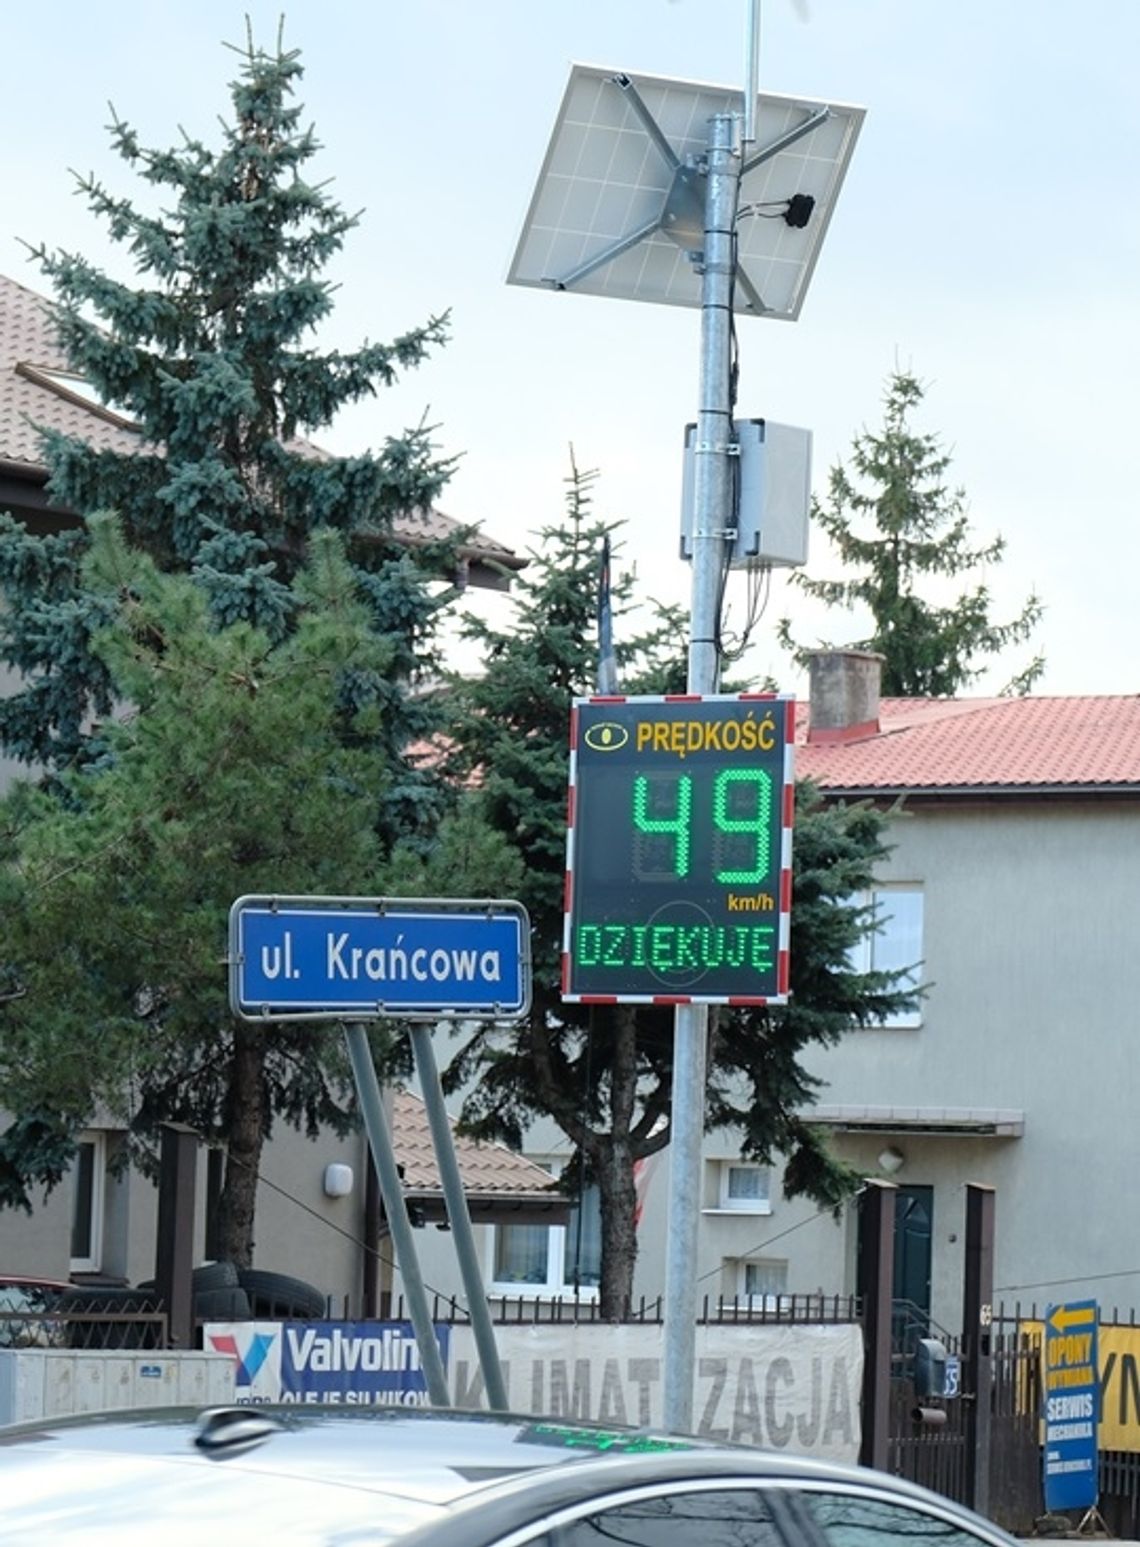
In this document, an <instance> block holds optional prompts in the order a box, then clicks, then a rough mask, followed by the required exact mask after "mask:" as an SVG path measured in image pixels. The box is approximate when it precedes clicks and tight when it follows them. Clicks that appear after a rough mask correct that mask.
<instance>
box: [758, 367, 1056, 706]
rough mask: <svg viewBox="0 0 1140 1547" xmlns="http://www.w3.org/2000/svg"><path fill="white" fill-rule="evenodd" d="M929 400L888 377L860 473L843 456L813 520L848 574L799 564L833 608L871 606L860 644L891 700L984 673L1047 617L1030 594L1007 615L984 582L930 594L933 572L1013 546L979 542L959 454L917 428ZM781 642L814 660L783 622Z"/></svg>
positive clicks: (1023, 678) (1024, 674)
mask: <svg viewBox="0 0 1140 1547" xmlns="http://www.w3.org/2000/svg"><path fill="white" fill-rule="evenodd" d="M924 397H925V388H924V387H923V385H922V383H921V382H920V381H919V380H918V379H917V378H916V377H914V376H912V375H910V374H909V373H907V372H903V371H896V372H895V373H894V374H893V375H892V376H891V377H890V379H889V380H888V383H887V390H886V395H885V413H884V420H883V426H882V429H881V430H880V432H879V433H878V434H872V433H871V432H870V431H864V432H863V433H862V434H860V435H857V436H856V437H855V439H854V441H853V443H852V452H851V469H850V470H848V469H847V468H846V467H844V466H843V464H842V463H837V464H836V466H834V467H833V468H832V469H831V473H830V475H829V479H828V500H827V502H826V503H821V502H819V501H816V502H815V504H814V507H813V512H812V516H813V520H814V521H815V523H816V525H817V526H818V527H819V529H820V530H821V531H822V532H823V533H824V535H825V536H826V537H827V538H828V539H829V540H830V542H831V544H832V545H833V547H834V549H835V551H836V553H837V555H838V557H839V561H840V563H841V564H842V566H843V568H844V570H845V571H846V573H847V576H848V577H849V578H845V579H842V580H820V579H817V578H815V577H813V576H812V575H809V574H808V573H807V571H806V570H796V571H795V572H794V573H793V575H792V582H793V584H795V585H797V586H799V588H800V589H801V590H802V591H803V592H804V593H805V594H806V595H808V596H811V597H813V598H815V599H816V600H818V601H821V602H823V603H824V604H825V606H827V607H831V608H844V609H846V610H848V611H857V612H860V613H870V616H871V625H872V626H871V632H870V634H868V635H867V636H866V637H865V638H863V639H861V640H859V641H857V647H858V648H860V649H865V650H873V651H876V652H878V653H879V654H881V655H882V656H883V679H882V685H883V692H884V693H885V694H887V695H888V696H891V697H902V698H924V697H942V696H949V695H952V694H954V693H957V692H958V691H959V690H960V689H961V688H963V687H965V686H966V685H967V684H969V683H970V682H972V681H974V680H976V679H977V677H978V676H980V675H981V670H982V667H981V665H980V664H978V663H979V662H980V661H982V660H983V659H984V658H985V657H988V656H993V655H998V654H1000V653H1001V652H1002V651H1004V650H1006V649H1007V648H1008V647H1009V646H1011V645H1016V644H1021V643H1023V642H1024V641H1026V640H1028V639H1029V638H1030V637H1031V635H1032V633H1033V630H1034V628H1035V627H1036V625H1037V623H1038V622H1039V620H1040V618H1041V615H1042V611H1043V608H1042V604H1041V602H1040V600H1039V599H1038V597H1037V596H1036V595H1035V594H1032V595H1030V596H1029V598H1028V599H1027V601H1026V602H1025V605H1024V606H1023V607H1022V609H1021V612H1020V613H1019V614H1018V615H1017V617H1015V618H1013V619H1011V620H1010V621H1009V622H1007V623H997V622H995V621H994V620H993V617H992V598H991V596H990V593H989V590H988V588H987V587H986V585H985V584H984V582H979V583H977V584H975V585H973V586H972V587H971V588H970V589H968V590H965V591H963V592H962V593H961V595H959V596H958V597H957V599H956V600H955V601H953V602H951V603H949V604H948V605H939V604H938V603H937V602H934V601H927V600H925V599H924V598H923V597H922V596H921V595H920V594H919V587H920V585H921V584H922V582H923V581H925V580H933V581H934V582H935V583H936V584H937V582H938V581H939V580H958V579H960V578H962V577H969V576H971V575H973V574H976V573H977V572H978V571H979V570H981V569H983V568H984V567H985V566H988V565H993V564H997V563H1000V561H1001V559H1002V557H1003V556H1004V553H1005V542H1004V540H1003V539H1002V538H1001V537H996V538H994V539H993V541H992V542H989V543H985V544H982V545H980V546H975V545H974V543H973V542H972V540H971V533H970V525H969V521H968V519H967V516H966V508H965V495H964V493H963V492H962V491H961V490H960V489H952V488H950V487H949V486H948V484H947V481H946V478H947V473H948V471H949V468H950V456H949V455H948V453H946V452H945V451H944V450H943V449H942V446H941V442H940V440H939V438H938V437H937V436H936V435H933V434H929V433H926V432H921V431H919V430H917V429H915V428H914V426H913V424H912V415H913V413H914V412H915V410H916V409H917V408H918V407H919V406H920V404H921V403H922V401H923V399H924ZM779 634H780V641H781V643H782V644H783V645H784V646H785V647H786V648H787V649H790V650H791V651H792V652H793V653H794V654H795V656H796V659H797V660H798V661H799V662H800V664H803V663H804V662H805V661H806V658H807V655H808V654H809V651H808V650H807V649H805V648H804V647H802V646H800V645H797V644H796V643H795V642H794V641H793V639H792V637H791V624H790V621H789V620H788V619H787V618H785V619H783V620H782V621H781V623H780V628H779ZM1044 669H1045V663H1044V660H1043V658H1042V657H1041V656H1040V655H1038V656H1035V657H1034V658H1033V659H1032V660H1031V661H1030V662H1029V663H1028V665H1027V666H1025V667H1024V668H1023V669H1022V670H1021V671H1019V672H1018V673H1017V674H1016V676H1014V677H1013V679H1012V680H1011V681H1010V682H1009V683H1008V684H1007V685H1006V687H1005V688H1004V689H1003V690H1002V691H1003V692H1004V693H1010V694H1012V693H1017V694H1021V693H1027V692H1028V691H1029V690H1030V688H1031V687H1032V685H1033V684H1034V682H1036V681H1037V679H1038V678H1039V677H1040V675H1041V673H1042V672H1043V671H1044Z"/></svg>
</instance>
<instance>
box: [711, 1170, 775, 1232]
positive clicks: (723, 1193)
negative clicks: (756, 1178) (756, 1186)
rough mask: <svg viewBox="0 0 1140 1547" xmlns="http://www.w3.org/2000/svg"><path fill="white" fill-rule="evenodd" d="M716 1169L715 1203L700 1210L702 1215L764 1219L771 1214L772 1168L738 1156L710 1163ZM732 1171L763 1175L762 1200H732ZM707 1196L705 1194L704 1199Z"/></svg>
mask: <svg viewBox="0 0 1140 1547" xmlns="http://www.w3.org/2000/svg"><path fill="white" fill-rule="evenodd" d="M711 1163H712V1164H713V1165H714V1166H715V1167H716V1169H717V1176H716V1202H715V1203H713V1204H712V1205H711V1207H709V1208H706V1209H702V1210H701V1212H702V1213H703V1214H731V1215H734V1216H742V1217H744V1218H749V1217H751V1218H753V1219H756V1218H766V1217H767V1216H768V1215H770V1214H771V1212H772V1168H771V1166H766V1165H763V1164H762V1163H761V1162H760V1161H758V1160H742V1159H741V1158H740V1157H739V1156H736V1157H732V1156H725V1157H722V1158H720V1159H714V1160H713V1161H712V1162H711ZM733 1171H759V1172H762V1173H763V1174H764V1183H765V1185H764V1196H763V1197H762V1198H733V1197H732V1196H731V1193H730V1191H729V1189H730V1187H731V1181H732V1173H733ZM707 1196H708V1194H707V1193H706V1197H707Z"/></svg>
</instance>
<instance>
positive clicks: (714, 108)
mask: <svg viewBox="0 0 1140 1547" xmlns="http://www.w3.org/2000/svg"><path fill="white" fill-rule="evenodd" d="M622 78H625V79H628V80H629V81H630V82H631V83H632V86H633V87H634V89H635V90H636V92H637V93H638V95H639V96H640V97H641V99H642V101H643V102H644V104H645V106H646V107H647V108H648V110H649V112H650V113H651V114H652V116H653V118H654V120H655V121H656V123H657V124H658V125H659V127H660V129H661V130H662V132H663V134H664V135H665V137H666V139H667V140H668V141H669V144H670V145H671V146H672V148H673V150H674V151H675V152H676V155H677V157H678V158H679V160H680V162H681V163H682V164H685V163H688V162H690V161H691V160H693V159H695V158H697V157H701V156H703V155H704V154H705V152H706V151H707V149H708V124H709V120H710V119H711V118H713V117H714V116H719V115H723V114H735V115H737V116H740V115H741V113H742V109H743V97H742V93H741V92H740V91H739V90H737V89H735V88H732V87H725V86H712V85H704V84H700V83H695V82H690V81H680V80H673V79H670V78H669V77H665V76H625V73H624V72H622V71H616V70H609V69H604V68H602V67H600V66H596V65H583V64H575V65H573V66H572V67H571V71H570V78H569V80H568V82H567V85H566V90H565V92H564V94H563V98H562V103H561V105H560V107H559V110H558V115H557V118H556V120H555V124H554V129H553V131H552V133H551V137H550V141H549V143H548V145H547V149H546V154H545V157H544V159H543V163H542V167H541V169H540V171H539V175H538V180H537V182H536V184H535V187H534V191H533V193H532V196H531V200H530V204H529V207H528V210H527V213H526V217H525V219H524V221H523V226H522V231H521V233H520V235H519V239H518V242H517V244H516V247H515V251H514V255H513V257H512V259H511V264H510V267H509V270H508V273H507V283H508V284H514V285H524V286H529V287H532V288H538V289H545V290H558V289H569V290H573V291H575V292H577V293H581V294H584V295H600V296H609V297H612V298H617V299H623V300H637V301H648V302H654V303H659V304H664V305H673V306H690V307H699V306H700V304H701V290H702V286H701V274H700V270H699V268H698V267H697V266H696V265H695V264H694V263H693V262H692V261H691V260H690V257H689V255H688V253H687V252H686V251H685V250H684V249H683V248H682V247H681V246H679V245H678V244H677V242H675V241H674V240H673V239H672V238H671V237H670V236H669V235H668V234H667V233H666V231H665V230H663V229H661V228H657V229H655V230H653V231H652V232H651V233H650V234H648V235H645V236H643V238H642V239H641V240H640V241H638V242H637V243H636V244H635V245H633V246H630V247H628V248H627V250H625V251H620V252H618V253H617V254H616V256H614V257H613V258H612V259H611V260H610V261H607V262H605V263H603V264H601V265H600V266H599V267H597V268H593V269H591V270H590V271H589V272H587V273H584V274H583V275H582V276H581V277H580V278H577V279H574V280H573V282H572V283H566V280H567V276H572V275H574V274H575V273H576V271H577V270H579V269H582V268H584V267H588V266H589V265H590V264H591V263H592V262H594V261H596V260H597V259H598V258H599V257H600V256H602V255H603V254H604V253H605V252H606V251H607V249H609V248H610V247H614V246H617V245H618V244H620V243H621V242H622V241H623V240H624V239H626V238H628V237H629V236H630V235H631V234H633V233H636V232H637V231H638V230H639V229H642V228H645V227H646V226H648V225H650V223H652V222H653V221H654V219H655V217H659V216H660V215H661V214H662V213H663V211H664V206H665V201H666V198H667V197H668V194H669V192H670V189H671V188H672V187H673V182H674V168H673V167H671V166H670V165H669V163H668V161H667V160H666V158H665V156H664V155H663V154H662V152H661V150H660V148H659V147H658V146H657V145H655V144H654V142H653V139H652V137H651V135H650V134H649V133H648V132H647V130H646V127H645V125H644V124H643V123H642V122H641V120H640V119H639V117H638V115H637V113H636V112H635V111H634V108H633V107H632V106H631V103H630V100H629V94H628V93H627V92H626V91H624V90H623V89H622V87H621V85H620V84H618V82H619V81H620V80H621V79H622ZM821 110H822V111H824V112H825V113H826V118H825V121H822V122H820V124H819V125H818V127H816V128H814V129H812V130H811V131H810V132H809V133H807V134H804V135H802V136H801V137H800V138H799V139H796V140H795V141H794V143H792V144H790V145H787V146H785V147H783V148H782V149H780V150H778V151H777V152H776V153H775V154H774V155H772V156H770V157H767V158H763V157H762V153H763V150H764V147H765V146H770V145H772V144H773V143H774V142H776V141H777V140H779V139H781V138H782V137H783V136H784V135H786V134H788V133H789V132H790V131H794V130H795V129H796V128H797V127H799V126H801V125H802V124H803V123H804V122H805V121H807V120H809V119H811V118H812V117H813V116H817V115H820V114H821ZM863 117H864V110H863V109H862V108H859V107H852V106H850V105H848V104H836V103H825V102H821V101H818V100H813V99H811V98H805V97H786V96H774V95H770V94H763V93H762V94H761V95H760V97H759V98H758V99H757V114H756V124H757V140H756V145H755V146H754V147H748V148H747V152H746V154H745V157H744V168H745V170H743V172H742V176H741V180H740V199H739V207H740V211H741V218H739V219H738V222H737V256H738V271H739V272H740V273H742V274H743V276H744V277H745V278H746V279H747V280H748V281H749V282H750V285H751V287H752V290H753V292H754V293H756V294H758V295H759V297H760V298H761V300H762V302H763V304H764V307H765V310H763V311H762V312H757V311H756V309H755V308H754V307H753V305H752V301H751V297H750V295H749V293H748V286H747V285H743V286H742V285H738V286H737V287H736V291H735V296H734V307H735V310H736V311H737V313H738V314H739V315H742V316H756V315H762V316H767V317H772V318H774V319H777V320H785V321H793V320H795V318H797V317H798V316H799V314H800V310H801V308H802V306H803V301H804V296H805V294H806V291H807V287H808V284H809V281H810V279H811V276H812V274H813V272H814V269H815V265H816V262H817V260H818V257H819V252H820V249H821V247H822V244H823V239H824V236H825V235H826V232H827V227H828V225H829V223H830V220H831V215H832V212H833V210H834V207H835V202H836V199H837V197H838V194H839V190H840V187H841V186H842V183H843V179H844V176H845V175H846V171H847V167H848V165H849V163H850V159H851V155H852V152H853V150H854V147H855V142H856V140H857V138H858V135H859V130H860V128H861V126H862V122H863ZM750 163H751V164H750ZM797 193H800V194H809V195H810V196H811V197H812V198H814V200H815V207H814V210H813V211H812V215H811V218H810V220H809V221H808V223H807V225H806V227H803V228H801V229H797V228H795V227H792V226H789V225H788V224H787V223H786V222H785V221H784V220H783V218H782V211H783V208H786V203H787V200H788V199H790V198H791V197H792V195H793V194H797ZM759 205H764V206H767V207H768V209H769V211H770V215H769V218H765V217H764V215H761V214H749V213H746V212H748V211H749V210H750V209H752V208H753V207H754V206H759ZM772 217H774V218H772Z"/></svg>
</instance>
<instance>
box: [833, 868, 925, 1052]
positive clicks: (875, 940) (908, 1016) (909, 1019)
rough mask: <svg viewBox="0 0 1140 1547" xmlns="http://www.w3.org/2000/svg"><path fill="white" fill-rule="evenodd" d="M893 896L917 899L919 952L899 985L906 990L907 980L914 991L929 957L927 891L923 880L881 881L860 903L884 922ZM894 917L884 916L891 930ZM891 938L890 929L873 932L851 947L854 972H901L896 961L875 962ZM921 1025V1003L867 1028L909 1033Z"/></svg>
mask: <svg viewBox="0 0 1140 1547" xmlns="http://www.w3.org/2000/svg"><path fill="white" fill-rule="evenodd" d="M892 896H895V897H898V896H906V897H913V898H917V900H918V944H919V952H918V956H917V957H916V958H915V960H914V961H911V962H907V963H906V965H905V968H903V969H902V970H903V971H904V972H905V977H904V979H903V980H901V981H900V983H899V987H900V988H901V987H904V986H905V985H906V983H907V982H908V981H909V983H910V984H912V985H913V986H914V987H915V988H918V987H919V986H920V985H921V983H922V968H923V965H924V962H925V955H926V951H925V945H926V889H925V887H924V886H923V884H922V882H921V881H880V882H878V883H877V884H876V885H875V886H873V887H871V888H870V889H869V890H868V891H865V892H863V893H862V894H861V897H860V901H861V903H862V905H863V906H864V907H865V908H870V909H871V910H872V914H873V916H874V919H875V921H876V922H878V923H883V922H884V915H883V913H882V911H881V910H882V907H883V902H884V899H888V898H890V897H892ZM894 917H895V915H894V914H893V913H888V914H886V915H885V923H886V925H887V926H888V927H889V925H890V923H891V921H892V920H893V919H894ZM888 938H889V936H888V932H887V928H883V929H872V930H870V931H869V932H868V933H867V934H866V935H864V937H863V939H862V940H860V941H859V942H858V944H857V945H854V946H852V948H851V951H850V953H849V957H848V960H849V962H850V964H851V967H852V970H853V971H855V972H874V971H886V972H893V971H898V970H900V964H899V963H896V962H893V961H891V962H886V963H881V962H878V961H876V959H875V958H876V947H878V948H879V949H882V947H883V946H884V945H885V944H886V942H887V940H888ZM922 1024H923V1001H921V1000H920V1001H919V1003H918V1004H917V1005H916V1006H915V1008H914V1009H913V1010H896V1011H893V1012H892V1013H891V1014H889V1015H888V1016H887V1017H886V1019H885V1020H882V1021H874V1022H872V1024H871V1026H869V1027H868V1028H867V1029H868V1030H877V1029H884V1030H900V1031H910V1030H914V1029H915V1028H917V1027H920V1026H921V1025H922Z"/></svg>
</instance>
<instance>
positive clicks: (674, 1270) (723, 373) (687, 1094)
mask: <svg viewBox="0 0 1140 1547" xmlns="http://www.w3.org/2000/svg"><path fill="white" fill-rule="evenodd" d="M735 136H736V124H735V120H734V119H733V118H732V117H731V116H730V115H721V116H718V117H716V118H714V119H713V120H712V124H711V132H710V136H709V158H708V188H707V190H706V194H705V248H704V279H703V285H702V291H701V371H700V412H699V415H698V418H697V440H696V448H695V452H696V460H695V464H694V472H695V478H694V510H693V575H692V602H691V612H692V618H691V623H690V637H689V682H688V687H689V692H690V693H713V692H715V691H716V688H717V679H718V673H719V655H718V650H717V632H718V629H719V625H720V618H719V607H720V592H721V576H722V566H723V561H724V543H725V534H726V532H727V530H728V527H729V523H730V520H731V516H732V482H733V481H732V462H731V458H732V455H733V449H734V448H733V447H732V396H731V387H730V381H729V373H730V369H731V364H732V287H733V271H734V269H735V264H736V237H735V226H736V208H737V199H738V195H739V189H740V158H739V155H738V154H737V150H736V146H735ZM707 1040H708V1009H707V1007H706V1006H704V1005H678V1007H677V1011H676V1018H675V1021H674V1029H673V1114H672V1134H671V1136H670V1143H669V1235H668V1241H667V1244H666V1256H665V1380H664V1388H663V1401H664V1417H665V1427H666V1428H667V1429H670V1430H672V1431H673V1432H675V1433H681V1434H684V1433H689V1432H691V1430H692V1426H693V1372H694V1363H695V1359H696V1338H697V1329H696V1318H697V1282H696V1266H695V1265H696V1261H697V1234H698V1226H699V1224H700V1210H701V1198H700V1184H701V1141H702V1138H703V1137H704V1116H705V1056H706V1042H707Z"/></svg>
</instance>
